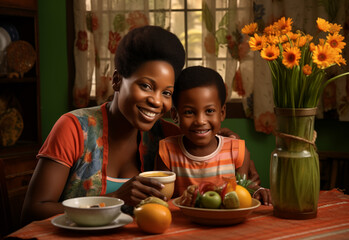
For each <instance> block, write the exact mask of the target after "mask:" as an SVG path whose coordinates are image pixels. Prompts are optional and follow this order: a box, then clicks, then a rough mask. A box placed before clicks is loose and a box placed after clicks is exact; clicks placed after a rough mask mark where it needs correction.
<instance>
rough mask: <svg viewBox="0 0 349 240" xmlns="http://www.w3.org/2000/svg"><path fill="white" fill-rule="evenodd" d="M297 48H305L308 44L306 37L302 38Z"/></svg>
mask: <svg viewBox="0 0 349 240" xmlns="http://www.w3.org/2000/svg"><path fill="white" fill-rule="evenodd" d="M297 43H298V44H297V46H298V47H303V46H304V45H305V44H306V43H307V37H305V36H301V37H300V38H299V39H298V42H297Z"/></svg>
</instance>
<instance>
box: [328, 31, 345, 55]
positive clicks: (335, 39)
mask: <svg viewBox="0 0 349 240" xmlns="http://www.w3.org/2000/svg"><path fill="white" fill-rule="evenodd" d="M343 40H344V37H343V36H342V35H340V34H338V33H334V34H333V35H331V34H329V35H328V36H327V43H328V44H329V45H330V46H331V48H332V49H334V50H336V51H338V52H342V49H343V48H344V46H345V45H346V43H345V42H343Z"/></svg>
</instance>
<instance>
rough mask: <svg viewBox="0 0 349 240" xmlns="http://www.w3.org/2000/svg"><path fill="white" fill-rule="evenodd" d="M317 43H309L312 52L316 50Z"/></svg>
mask: <svg viewBox="0 0 349 240" xmlns="http://www.w3.org/2000/svg"><path fill="white" fill-rule="evenodd" d="M315 47H316V46H315V44H314V43H313V42H311V43H310V44H309V50H310V52H314V50H315Z"/></svg>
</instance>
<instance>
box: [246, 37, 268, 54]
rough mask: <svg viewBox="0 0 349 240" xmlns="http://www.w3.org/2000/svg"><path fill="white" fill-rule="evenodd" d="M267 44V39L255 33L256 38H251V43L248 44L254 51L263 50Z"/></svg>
mask: <svg viewBox="0 0 349 240" xmlns="http://www.w3.org/2000/svg"><path fill="white" fill-rule="evenodd" d="M266 42H267V38H266V37H265V36H264V35H262V36H259V35H258V34H257V33H255V34H254V37H251V38H250V41H249V42H248V44H249V45H250V48H251V50H252V51H259V50H262V49H263V47H264V46H265V44H266Z"/></svg>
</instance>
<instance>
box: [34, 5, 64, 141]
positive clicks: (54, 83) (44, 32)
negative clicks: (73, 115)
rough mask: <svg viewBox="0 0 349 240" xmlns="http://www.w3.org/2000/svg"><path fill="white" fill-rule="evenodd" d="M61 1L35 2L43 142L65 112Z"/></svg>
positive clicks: (62, 13)
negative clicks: (36, 4)
mask: <svg viewBox="0 0 349 240" xmlns="http://www.w3.org/2000/svg"><path fill="white" fill-rule="evenodd" d="M65 13H66V7H65V0H63V1H62V0H50V1H47V0H38V20H39V46H40V48H39V50H40V59H39V61H40V87H41V91H40V94H41V125H42V127H41V131H42V134H41V136H42V139H43V140H45V138H46V137H47V135H48V133H49V132H50V130H51V128H52V126H53V124H54V123H55V122H56V120H57V119H58V118H59V116H60V115H62V114H63V113H65V112H67V111H68V63H67V44H66V43H67V41H66V39H67V34H66V14H65Z"/></svg>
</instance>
